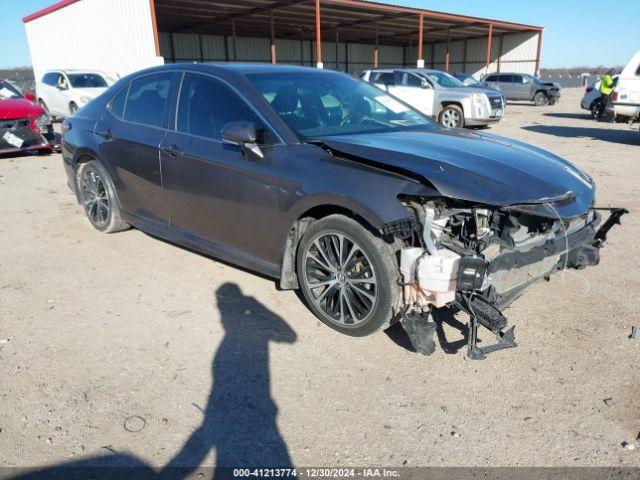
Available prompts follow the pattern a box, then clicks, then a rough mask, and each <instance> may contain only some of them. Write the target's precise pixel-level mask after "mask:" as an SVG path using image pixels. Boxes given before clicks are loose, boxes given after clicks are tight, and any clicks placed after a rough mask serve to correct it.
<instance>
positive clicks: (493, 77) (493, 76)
mask: <svg viewBox="0 0 640 480" xmlns="http://www.w3.org/2000/svg"><path fill="white" fill-rule="evenodd" d="M484 81H485V82H497V81H498V77H497V76H496V75H489V76H488V77H487V78H486V79H485V80H484Z"/></svg>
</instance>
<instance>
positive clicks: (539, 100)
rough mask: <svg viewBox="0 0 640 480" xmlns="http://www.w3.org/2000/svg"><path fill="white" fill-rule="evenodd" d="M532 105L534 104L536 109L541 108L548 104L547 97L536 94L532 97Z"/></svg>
mask: <svg viewBox="0 0 640 480" xmlns="http://www.w3.org/2000/svg"><path fill="white" fill-rule="evenodd" d="M533 103H535V104H536V105H537V106H538V107H543V106H545V105H548V104H549V97H547V94H546V93H544V92H537V93H536V94H535V95H534V96H533Z"/></svg>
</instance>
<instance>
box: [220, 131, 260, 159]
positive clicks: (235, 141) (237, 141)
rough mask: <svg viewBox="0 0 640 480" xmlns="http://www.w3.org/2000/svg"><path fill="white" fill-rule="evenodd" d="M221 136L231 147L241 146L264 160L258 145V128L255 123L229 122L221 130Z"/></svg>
mask: <svg viewBox="0 0 640 480" xmlns="http://www.w3.org/2000/svg"><path fill="white" fill-rule="evenodd" d="M220 136H221V137H222V140H223V141H225V142H227V143H230V144H231V145H239V146H240V147H242V148H243V149H245V150H248V151H250V152H252V153H254V154H255V155H257V156H258V157H260V158H264V154H263V153H262V150H260V147H259V146H258V144H257V143H256V139H257V134H256V126H255V125H254V124H253V122H229V123H227V124H226V125H225V126H224V127H222V130H220Z"/></svg>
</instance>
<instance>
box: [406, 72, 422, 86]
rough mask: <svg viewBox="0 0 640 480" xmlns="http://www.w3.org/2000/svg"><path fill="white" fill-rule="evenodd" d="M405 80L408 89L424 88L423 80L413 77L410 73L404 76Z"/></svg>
mask: <svg viewBox="0 0 640 480" xmlns="http://www.w3.org/2000/svg"><path fill="white" fill-rule="evenodd" d="M404 76H405V78H404V82H403V83H404V84H405V85H406V86H407V87H421V86H422V80H421V79H420V78H418V77H417V76H415V75H412V74H410V73H405V74H404Z"/></svg>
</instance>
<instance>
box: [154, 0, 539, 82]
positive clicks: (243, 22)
mask: <svg viewBox="0 0 640 480" xmlns="http://www.w3.org/2000/svg"><path fill="white" fill-rule="evenodd" d="M151 2H152V9H153V10H154V12H155V18H156V25H157V32H156V35H157V38H158V42H157V45H158V54H159V55H161V56H163V57H164V58H165V60H166V61H169V62H172V61H183V60H188V61H270V62H272V63H277V62H284V63H297V64H302V65H317V66H325V67H327V68H335V69H339V70H344V71H349V72H351V73H357V72H356V71H357V70H360V69H362V68H366V67H371V66H373V67H377V66H415V65H417V66H427V67H432V68H440V69H443V70H447V71H449V70H456V71H465V72H470V73H480V72H482V73H484V72H487V71H499V70H501V69H503V67H504V64H505V63H508V64H509V68H508V69H509V70H517V71H526V72H528V73H534V72H537V71H538V70H539V67H540V56H541V51H542V32H543V29H542V27H538V26H533V25H523V24H517V23H511V22H505V21H501V20H491V19H486V18H478V17H469V16H463V15H455V14H450V13H443V12H435V11H431V10H422V9H417V8H411V7H403V6H396V5H389V4H383V3H377V2H370V1H365V0H222V1H221V0H151ZM158 32H159V33H158ZM295 42H297V43H298V46H297V47H296V46H295ZM518 50H520V51H518ZM354 70H356V71H354Z"/></svg>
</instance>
